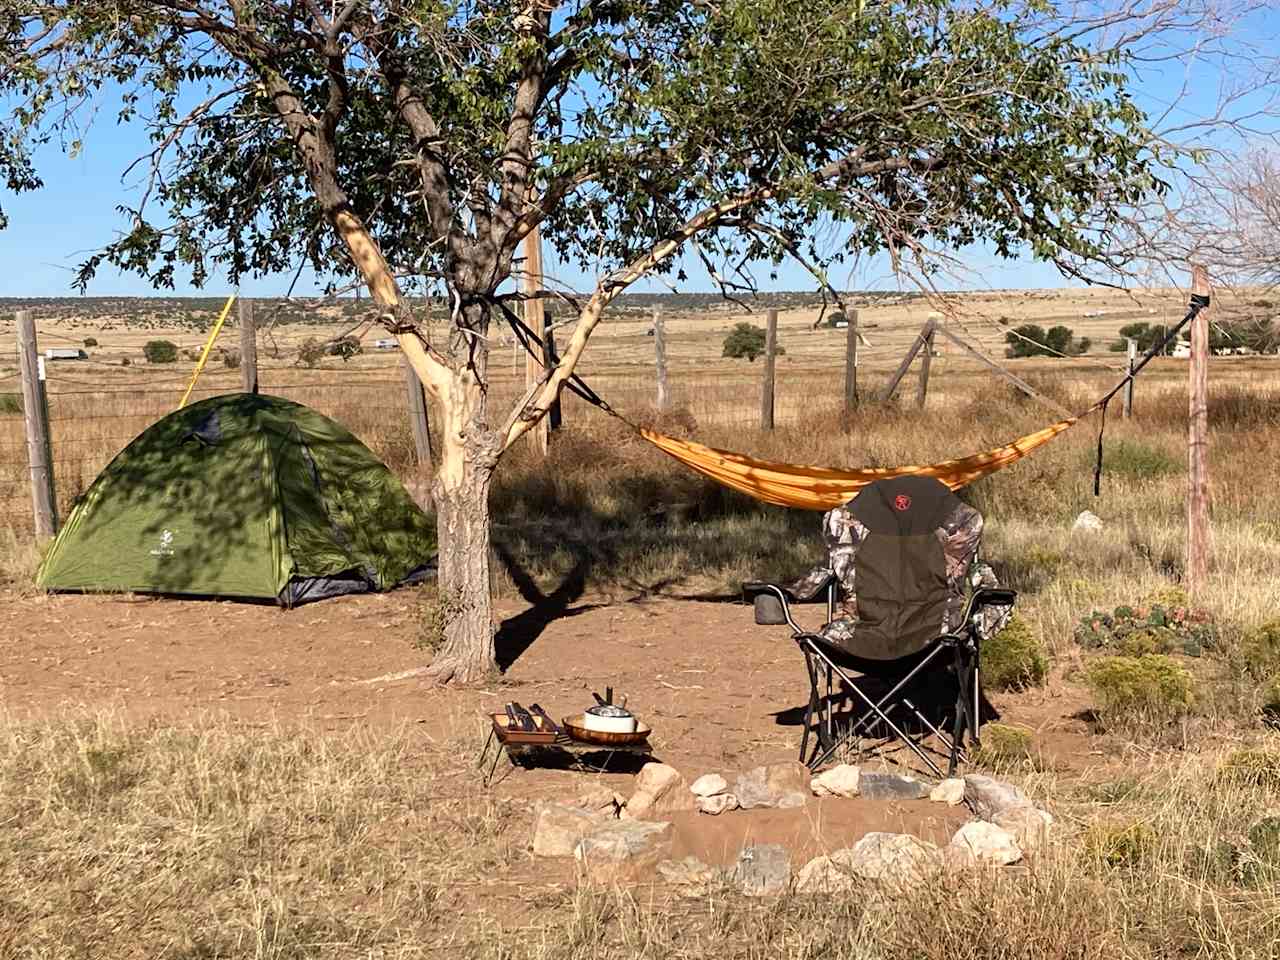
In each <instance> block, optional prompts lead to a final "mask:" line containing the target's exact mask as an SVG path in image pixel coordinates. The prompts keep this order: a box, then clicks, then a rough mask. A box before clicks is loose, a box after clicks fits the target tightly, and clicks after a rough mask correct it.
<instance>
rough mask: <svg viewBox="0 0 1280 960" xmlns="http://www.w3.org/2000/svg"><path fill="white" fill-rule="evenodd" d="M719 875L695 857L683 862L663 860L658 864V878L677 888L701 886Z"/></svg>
mask: <svg viewBox="0 0 1280 960" xmlns="http://www.w3.org/2000/svg"><path fill="white" fill-rule="evenodd" d="M719 875H720V871H718V870H716V868H715V867H712V866H708V865H707V864H705V863H703V862H702V861H701V860H699V859H698V858H697V857H685V858H684V859H683V860H663V861H662V862H661V863H659V864H658V876H660V877H662V879H663V880H665V881H667V883H673V884H677V885H679V886H701V885H704V884H709V883H712V882H714V881H715V880H716V879H717V877H718V876H719Z"/></svg>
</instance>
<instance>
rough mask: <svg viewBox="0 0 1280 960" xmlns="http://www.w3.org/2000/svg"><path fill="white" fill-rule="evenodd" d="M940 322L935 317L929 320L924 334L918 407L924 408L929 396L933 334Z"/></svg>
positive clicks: (917, 387)
mask: <svg viewBox="0 0 1280 960" xmlns="http://www.w3.org/2000/svg"><path fill="white" fill-rule="evenodd" d="M937 324H938V321H937V320H935V319H934V318H933V317H930V318H929V324H928V328H929V329H928V332H926V333H925V334H924V344H923V345H922V349H923V350H924V353H923V354H921V356H920V383H919V384H917V386H916V406H917V407H919V408H922V409H923V407H924V402H925V400H926V399H927V398H928V396H929V367H930V366H931V365H932V364H933V332H934V330H935V329H936V328H937Z"/></svg>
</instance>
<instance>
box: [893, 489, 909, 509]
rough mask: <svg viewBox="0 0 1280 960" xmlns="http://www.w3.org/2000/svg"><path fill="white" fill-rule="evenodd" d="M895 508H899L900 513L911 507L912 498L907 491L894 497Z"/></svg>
mask: <svg viewBox="0 0 1280 960" xmlns="http://www.w3.org/2000/svg"><path fill="white" fill-rule="evenodd" d="M893 509H895V510H897V511H898V512H899V513H906V511H908V510H910V509H911V498H910V497H908V496H907V495H906V494H905V493H900V494H898V495H897V496H896V497H894V498H893Z"/></svg>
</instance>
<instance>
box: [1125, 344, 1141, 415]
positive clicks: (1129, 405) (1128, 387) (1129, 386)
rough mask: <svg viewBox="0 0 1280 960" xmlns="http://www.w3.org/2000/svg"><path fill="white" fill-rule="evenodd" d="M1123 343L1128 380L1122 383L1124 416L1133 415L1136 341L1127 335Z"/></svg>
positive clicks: (1136, 356)
mask: <svg viewBox="0 0 1280 960" xmlns="http://www.w3.org/2000/svg"><path fill="white" fill-rule="evenodd" d="M1125 343H1126V344H1127V345H1128V349H1129V381H1128V382H1127V383H1126V384H1125V385H1124V417H1125V419H1126V420H1128V419H1129V418H1130V417H1131V416H1133V365H1134V363H1135V362H1136V361H1137V359H1138V341H1137V340H1135V339H1133V337H1127V338H1126V339H1125Z"/></svg>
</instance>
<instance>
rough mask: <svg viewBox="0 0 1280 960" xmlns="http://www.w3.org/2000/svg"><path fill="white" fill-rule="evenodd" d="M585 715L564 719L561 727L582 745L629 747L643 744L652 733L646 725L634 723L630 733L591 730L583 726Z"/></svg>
mask: <svg viewBox="0 0 1280 960" xmlns="http://www.w3.org/2000/svg"><path fill="white" fill-rule="evenodd" d="M584 719H585V714H578V715H577V716H576V717H565V718H564V719H563V720H562V721H561V726H563V727H564V730H565V732H566V733H567V734H569V736H570V737H572V738H573V739H574V740H578V741H580V742H582V743H594V744H599V745H600V746H602V747H631V746H637V745H639V744H642V743H644V742H645V741H646V740H648V739H649V734H650V733H652V732H653V730H652V728H651V727H650V726H649V725H648V724H647V723H641V722H640V721H638V720H637V721H636V728H635V730H633V731H632V732H630V733H609V732H606V731H604V730H591V729H588V728H587V727H586V726H585V723H584Z"/></svg>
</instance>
